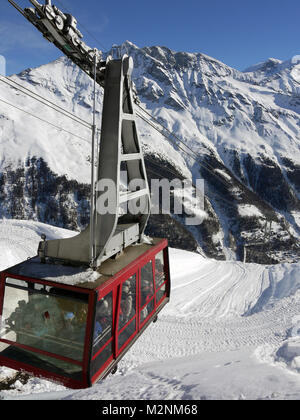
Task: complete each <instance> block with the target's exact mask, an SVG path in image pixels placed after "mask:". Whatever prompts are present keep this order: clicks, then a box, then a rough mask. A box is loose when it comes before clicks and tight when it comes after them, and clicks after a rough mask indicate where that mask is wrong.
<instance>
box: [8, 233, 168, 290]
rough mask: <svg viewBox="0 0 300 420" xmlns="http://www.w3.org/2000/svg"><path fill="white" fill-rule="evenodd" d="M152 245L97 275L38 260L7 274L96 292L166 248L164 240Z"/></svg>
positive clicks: (135, 248) (128, 252)
mask: <svg viewBox="0 0 300 420" xmlns="http://www.w3.org/2000/svg"><path fill="white" fill-rule="evenodd" d="M151 241H152V244H151V243H142V244H139V245H132V246H130V247H128V248H126V249H125V250H124V252H123V253H122V255H120V257H119V258H117V259H108V260H106V261H105V262H104V263H103V264H102V265H101V266H100V267H99V268H98V269H97V270H96V271H93V270H92V269H91V268H88V267H84V266H70V265H64V264H58V263H55V264H49V263H48V264H43V263H41V262H40V258H39V257H34V258H31V259H29V260H27V261H24V262H22V263H20V264H17V265H15V266H13V267H11V268H9V269H7V270H5V274H7V275H10V276H22V277H27V278H31V279H37V280H45V281H51V282H56V283H59V284H65V285H69V286H77V287H80V288H84V289H90V290H93V289H97V288H99V287H100V286H102V285H103V284H104V283H106V282H107V281H108V280H109V279H110V278H111V277H113V276H115V275H116V274H118V275H121V274H122V271H124V273H125V272H126V273H127V272H128V271H130V270H131V269H136V268H137V266H138V262H139V261H140V262H141V264H142V263H143V257H146V256H147V255H148V254H149V252H150V253H151V252H154V253H155V251H157V252H158V251H159V250H160V248H161V249H162V248H164V247H165V246H166V244H167V241H166V240H165V239H158V238H151ZM137 259H138V260H137Z"/></svg>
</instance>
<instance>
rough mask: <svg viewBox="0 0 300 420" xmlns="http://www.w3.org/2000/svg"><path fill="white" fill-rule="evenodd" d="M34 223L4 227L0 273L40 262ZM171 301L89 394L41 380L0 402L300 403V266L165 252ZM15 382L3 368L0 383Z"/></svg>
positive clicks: (40, 229)
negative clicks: (29, 261) (30, 259)
mask: <svg viewBox="0 0 300 420" xmlns="http://www.w3.org/2000/svg"><path fill="white" fill-rule="evenodd" d="M41 233H45V234H46V235H47V238H49V239H51V238H54V237H56V238H62V237H70V236H72V235H74V232H70V231H67V230H64V229H60V228H55V227H53V226H49V225H44V224H42V223H36V222H28V221H27V222H24V221H16V220H14V221H11V220H10V221H6V220H3V221H1V222H0V270H3V269H5V268H8V266H11V265H13V264H16V263H18V262H21V261H22V260H24V259H26V258H27V257H31V256H34V255H36V249H37V245H38V242H39V240H40V234H41ZM170 260H171V279H172V290H171V301H170V303H169V304H168V305H167V306H166V307H165V308H164V309H163V311H162V312H161V314H160V316H159V320H158V322H157V323H155V324H152V325H151V326H150V327H149V328H148V329H147V330H146V332H145V333H144V334H143V335H142V336H141V337H140V339H139V340H138V341H137V342H136V343H135V345H134V346H133V347H132V348H131V349H130V351H129V352H128V353H127V354H126V356H125V357H124V358H123V360H122V361H121V362H120V363H119V370H118V373H117V374H115V375H114V376H112V375H111V376H109V377H108V378H106V379H105V380H103V381H100V382H99V383H98V384H96V385H94V386H93V387H92V388H89V389H82V390H71V389H68V388H65V387H64V386H62V385H58V384H55V383H52V382H50V381H47V380H44V379H41V378H32V379H30V380H29V381H28V383H27V384H25V385H22V384H21V382H16V383H15V387H14V389H11V390H9V391H2V392H0V399H1V398H2V399H17V400H20V399H40V400H46V399H48V400H49V399H51V400H53V399H72V400H139V399H141V400H200V399H214V400H216V399H299V398H300V375H299V373H300V336H299V335H298V332H299V330H300V263H299V264H295V263H294V264H281V265H276V266H263V265H258V264H243V263H241V262H237V261H225V262H223V261H222V262H220V261H215V260H210V259H205V258H204V257H202V256H200V255H198V254H194V253H191V252H186V251H182V250H177V249H171V250H170ZM14 373H15V372H14V371H13V370H11V369H8V368H6V367H0V380H1V379H3V378H6V377H9V376H12V375H13V374H14Z"/></svg>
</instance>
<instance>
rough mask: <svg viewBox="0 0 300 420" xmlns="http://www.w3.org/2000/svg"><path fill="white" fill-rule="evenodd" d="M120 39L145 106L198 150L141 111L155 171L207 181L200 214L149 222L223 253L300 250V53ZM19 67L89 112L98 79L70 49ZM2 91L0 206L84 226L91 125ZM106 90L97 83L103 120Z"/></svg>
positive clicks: (194, 245)
mask: <svg viewBox="0 0 300 420" xmlns="http://www.w3.org/2000/svg"><path fill="white" fill-rule="evenodd" d="M120 48H121V51H122V53H129V54H130V55H131V56H132V57H133V60H134V64H135V68H134V73H133V80H134V83H135V87H136V90H137V93H138V96H139V99H140V101H141V105H142V107H144V108H146V109H147V110H148V112H149V113H151V114H152V115H153V116H154V117H155V118H156V119H157V120H159V121H160V122H161V123H162V124H163V125H165V126H166V127H167V129H168V130H170V131H172V132H174V133H175V134H176V135H177V136H178V137H179V138H180V139H182V140H183V141H184V143H185V144H186V145H187V147H188V149H187V151H189V153H187V154H185V153H183V152H182V150H181V149H180V148H179V147H178V146H179V145H178V142H177V143H176V140H174V138H173V139H170V140H169V141H168V140H166V139H165V137H163V136H162V135H161V134H159V133H158V132H157V131H155V130H153V128H151V127H150V126H149V125H147V124H146V123H145V122H143V121H142V120H139V129H140V133H141V139H142V143H143V147H144V151H145V154H146V164H147V168H148V174H149V177H150V178H153V177H154V178H157V176H158V175H159V176H163V177H170V178H173V177H174V176H177V177H179V178H188V179H193V180H195V179H197V178H200V177H202V178H204V179H205V185H206V190H205V192H206V200H205V211H206V217H205V218H204V221H203V223H202V224H201V225H199V226H196V227H195V226H194V227H188V226H185V225H184V223H183V219H181V218H178V217H176V218H175V217H169V216H167V215H158V216H152V217H151V220H150V224H149V227H148V233H150V234H156V235H164V236H167V237H169V239H170V242H171V244H172V245H173V246H175V247H181V248H185V249H189V250H196V249H199V247H200V248H201V249H202V251H203V252H204V253H205V254H206V255H208V256H211V257H214V258H218V259H225V258H229V257H230V258H236V259H242V258H243V252H244V245H247V247H246V249H247V261H255V262H265V263H268V262H276V261H283V260H294V259H295V258H297V255H298V253H299V248H298V247H297V243H298V239H299V236H300V202H299V198H300V150H299V146H300V121H299V113H300V76H299V75H300V63H299V62H298V61H297V60H296V59H291V60H289V61H286V62H281V61H279V60H275V59H269V60H267V61H266V62H265V63H259V64H257V65H255V66H253V67H252V68H250V69H247V70H246V71H244V72H240V71H237V70H235V69H232V68H230V67H228V66H226V65H225V64H223V63H221V62H219V61H217V60H215V59H213V58H211V57H208V56H206V55H204V54H190V53H184V52H174V51H171V50H170V49H168V48H165V47H151V48H150V47H149V48H148V47H147V48H138V47H136V46H135V45H133V44H132V43H130V42H126V43H124V44H123V45H122V46H121V47H120ZM10 78H11V79H12V80H14V81H16V82H18V83H20V84H21V85H22V86H24V87H28V88H30V89H31V90H34V92H36V93H38V94H39V95H41V96H42V97H45V98H48V99H50V100H51V101H53V102H55V103H57V104H58V105H60V106H62V107H63V108H65V109H67V110H69V111H71V112H72V113H74V114H76V115H77V116H79V117H80V118H82V119H84V120H85V121H88V122H90V120H91V109H92V108H91V107H92V81H91V80H89V78H88V77H87V76H86V75H85V74H83V73H82V72H81V71H80V70H79V69H78V68H77V67H76V66H75V65H73V64H72V63H70V62H68V61H67V59H65V58H59V59H58V60H56V61H54V62H52V63H50V64H47V65H44V66H42V67H39V68H37V69H28V70H25V71H24V72H22V73H20V74H19V75H13V76H11V77H10ZM0 98H1V99H2V100H5V101H6V103H4V102H1V101H0V133H1V134H0V136H1V137H0V142H1V149H0V172H1V174H0V197H1V205H0V216H1V217H14V218H20V219H24V218H28V219H34V220H39V221H42V222H47V223H51V224H55V225H58V226H63V227H66V228H72V229H76V228H81V227H83V226H84V225H85V224H86V223H87V220H88V207H89V206H88V191H89V187H88V185H87V184H88V183H89V176H90V165H89V161H90V156H89V153H90V146H89V143H90V137H91V135H90V132H89V130H88V129H86V128H84V127H83V126H82V125H79V124H77V123H76V122H74V121H73V120H70V119H67V118H66V117H65V116H64V115H63V114H62V113H61V114H60V113H57V112H56V111H54V110H53V109H50V108H48V107H46V106H44V105H41V103H40V102H38V101H35V100H34V99H32V98H30V97H28V96H26V95H23V94H21V93H20V92H18V91H16V90H14V89H12V88H11V87H9V86H7V85H5V84H4V83H3V82H0ZM102 98H103V92H102V91H101V90H100V89H99V91H98V92H97V108H98V117H99V120H98V121H99V125H100V116H101V103H102ZM7 103H12V104H15V105H17V106H18V107H19V108H22V109H25V110H27V111H29V112H30V113H32V114H34V115H35V116H38V117H39V118H40V119H37V118H34V117H32V116H30V115H28V114H25V113H23V112H22V111H20V110H19V109H16V108H13V107H11V106H10V105H8V104H7ZM41 119H43V120H47V121H50V122H52V123H53V124H55V125H56V126H59V127H63V129H64V130H65V131H60V130H58V129H57V128H56V127H54V126H51V125H49V124H47V123H45V122H44V121H42V120H41ZM74 134H75V136H74ZM191 150H192V151H193V152H192V153H191Z"/></svg>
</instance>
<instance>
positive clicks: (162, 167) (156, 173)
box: [145, 155, 236, 210]
mask: <svg viewBox="0 0 300 420" xmlns="http://www.w3.org/2000/svg"><path fill="white" fill-rule="evenodd" d="M145 159H146V160H150V161H151V162H152V163H153V164H154V165H156V166H158V167H159V168H161V169H162V170H164V171H167V172H169V173H171V174H173V175H175V176H176V177H177V178H178V175H179V174H178V173H176V172H175V171H173V170H172V169H170V168H166V167H165V166H163V165H160V164H159V163H158V162H156V161H155V160H154V159H152V158H151V157H150V156H149V155H146V156H145ZM147 172H152V173H153V174H154V175H157V176H159V177H161V174H159V173H158V172H156V171H154V170H153V169H151V168H148V169H147ZM184 179H185V178H184V176H182V175H181V181H182V180H184ZM191 185H192V187H193V188H195V189H197V187H196V186H195V184H194V183H193V182H191ZM210 195H212V196H213V197H214V198H215V199H219V200H221V201H223V202H224V203H226V204H227V206H228V207H231V208H233V209H235V210H236V206H234V205H233V204H232V201H229V200H227V199H226V198H223V197H222V196H221V195H219V194H216V193H214V192H211V193H210ZM204 196H205V197H207V198H208V195H207V194H204Z"/></svg>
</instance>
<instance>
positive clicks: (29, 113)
mask: <svg viewBox="0 0 300 420" xmlns="http://www.w3.org/2000/svg"><path fill="white" fill-rule="evenodd" d="M0 101H1V102H3V103H4V104H6V105H9V106H12V107H13V108H16V109H18V110H19V111H21V112H24V113H25V114H27V115H30V116H31V117H33V118H36V119H38V120H40V121H42V122H44V123H46V124H49V125H51V126H52V127H54V128H56V129H57V130H59V131H64V132H65V133H68V134H70V135H71V136H73V137H77V138H78V139H80V140H83V141H86V142H88V143H90V141H89V140H87V139H85V138H84V137H81V136H78V134H74V133H72V132H71V131H68V130H65V129H64V128H62V127H59V126H58V125H55V124H53V123H52V122H50V121H47V120H44V119H43V118H40V117H38V116H37V115H35V114H32V113H31V112H28V111H25V109H23V108H20V107H18V106H16V105H14V104H11V103H10V102H7V101H5V100H4V99H2V98H0Z"/></svg>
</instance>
